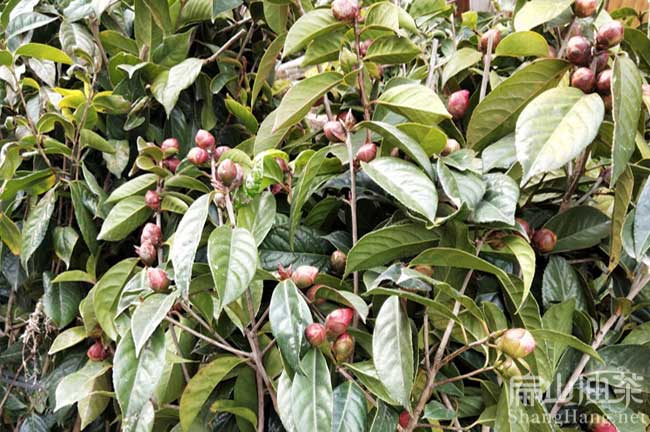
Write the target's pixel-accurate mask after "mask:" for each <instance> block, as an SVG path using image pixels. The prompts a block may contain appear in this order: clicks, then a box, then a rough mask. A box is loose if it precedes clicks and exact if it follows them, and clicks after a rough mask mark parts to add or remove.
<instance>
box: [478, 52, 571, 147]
mask: <svg viewBox="0 0 650 432" xmlns="http://www.w3.org/2000/svg"><path fill="white" fill-rule="evenodd" d="M569 66H570V64H569V63H568V62H565V61H563V60H556V59H545V60H538V61H535V62H533V63H531V64H530V65H528V66H526V67H524V68H522V69H520V70H519V71H517V72H515V73H514V74H512V75H511V76H510V77H509V78H507V79H506V80H504V81H503V82H502V83H501V84H499V86H498V87H496V88H495V89H494V90H492V91H491V92H490V93H488V95H487V96H486V97H485V99H483V100H482V101H481V102H480V103H479V104H478V106H477V107H476V108H475V109H474V111H472V117H471V118H470V121H469V124H468V125H467V144H468V145H469V147H472V148H474V149H476V150H481V149H482V148H483V147H485V146H487V145H488V144H491V143H493V142H494V141H496V140H498V139H499V138H501V137H504V136H506V135H507V134H509V133H510V132H512V131H514V130H515V124H516V122H517V118H518V117H519V114H520V113H521V111H522V110H523V109H524V108H525V107H526V105H527V104H528V103H529V102H530V101H531V100H533V99H534V98H535V97H537V95H539V94H540V93H542V92H543V91H544V90H546V89H548V88H551V87H553V86H555V85H556V84H557V83H558V82H559V81H560V79H561V78H562V76H563V75H564V74H565V73H566V71H567V70H568V69H569Z"/></svg>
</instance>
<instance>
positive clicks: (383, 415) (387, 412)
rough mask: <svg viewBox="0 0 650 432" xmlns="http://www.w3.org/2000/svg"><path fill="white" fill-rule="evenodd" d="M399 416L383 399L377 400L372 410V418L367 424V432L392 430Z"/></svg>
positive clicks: (388, 431) (390, 431)
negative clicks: (375, 406)
mask: <svg viewBox="0 0 650 432" xmlns="http://www.w3.org/2000/svg"><path fill="white" fill-rule="evenodd" d="M398 419H399V416H398V415H397V413H396V412H395V411H394V410H393V409H392V408H391V407H390V406H389V405H388V404H386V403H384V402H383V401H378V402H377V408H376V409H375V411H374V415H373V416H372V420H370V424H369V425H368V431H369V432H393V431H394V430H395V429H397V422H398Z"/></svg>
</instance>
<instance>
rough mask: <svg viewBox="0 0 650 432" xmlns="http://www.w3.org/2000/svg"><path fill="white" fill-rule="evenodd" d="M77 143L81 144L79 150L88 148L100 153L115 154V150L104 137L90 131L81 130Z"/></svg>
mask: <svg viewBox="0 0 650 432" xmlns="http://www.w3.org/2000/svg"><path fill="white" fill-rule="evenodd" d="M79 142H81V148H86V147H90V148H93V149H95V150H99V151H100V152H106V153H111V154H112V153H115V148H114V147H113V146H112V145H110V144H109V143H108V141H106V140H105V139H104V137H102V136H101V135H99V134H98V133H96V132H93V131H91V130H90V129H82V130H81V133H80V135H79Z"/></svg>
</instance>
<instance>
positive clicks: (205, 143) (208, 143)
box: [194, 129, 215, 149]
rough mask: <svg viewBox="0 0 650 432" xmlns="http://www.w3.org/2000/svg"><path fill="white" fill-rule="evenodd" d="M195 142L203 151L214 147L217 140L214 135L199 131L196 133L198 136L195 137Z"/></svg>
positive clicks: (203, 130) (202, 130)
mask: <svg viewBox="0 0 650 432" xmlns="http://www.w3.org/2000/svg"><path fill="white" fill-rule="evenodd" d="M194 142H195V143H196V145H197V146H198V147H200V148H202V149H207V148H210V147H212V146H214V143H215V139H214V135H212V134H211V133H210V132H208V131H207V130H205V129H199V130H198V131H197V132H196V136H195V137H194Z"/></svg>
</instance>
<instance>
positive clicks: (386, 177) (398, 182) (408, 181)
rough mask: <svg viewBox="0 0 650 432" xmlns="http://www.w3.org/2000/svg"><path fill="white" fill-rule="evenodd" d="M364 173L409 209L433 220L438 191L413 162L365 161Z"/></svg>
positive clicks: (398, 160)
mask: <svg viewBox="0 0 650 432" xmlns="http://www.w3.org/2000/svg"><path fill="white" fill-rule="evenodd" d="M362 168H363V170H364V171H365V173H366V174H368V176H369V177H370V178H371V179H372V180H373V181H374V182H375V183H377V184H378V185H379V186H380V187H381V188H382V189H384V190H385V191H386V192H388V193H389V194H390V195H392V196H393V197H394V198H395V199H397V200H398V201H399V202H400V203H401V204H402V205H404V206H405V207H406V208H408V209H409V210H412V211H414V212H416V213H419V214H421V215H422V216H424V217H426V218H427V220H428V221H430V222H431V223H434V222H435V218H436V210H437V208H438V193H437V192H436V187H435V185H434V184H433V182H432V181H431V180H430V179H429V178H428V177H427V176H426V175H425V174H423V173H422V171H420V170H419V169H418V168H417V167H416V166H415V165H413V164H412V163H410V162H406V161H404V160H402V159H397V158H393V157H381V158H377V159H375V160H373V161H372V162H370V163H368V164H366V163H362Z"/></svg>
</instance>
